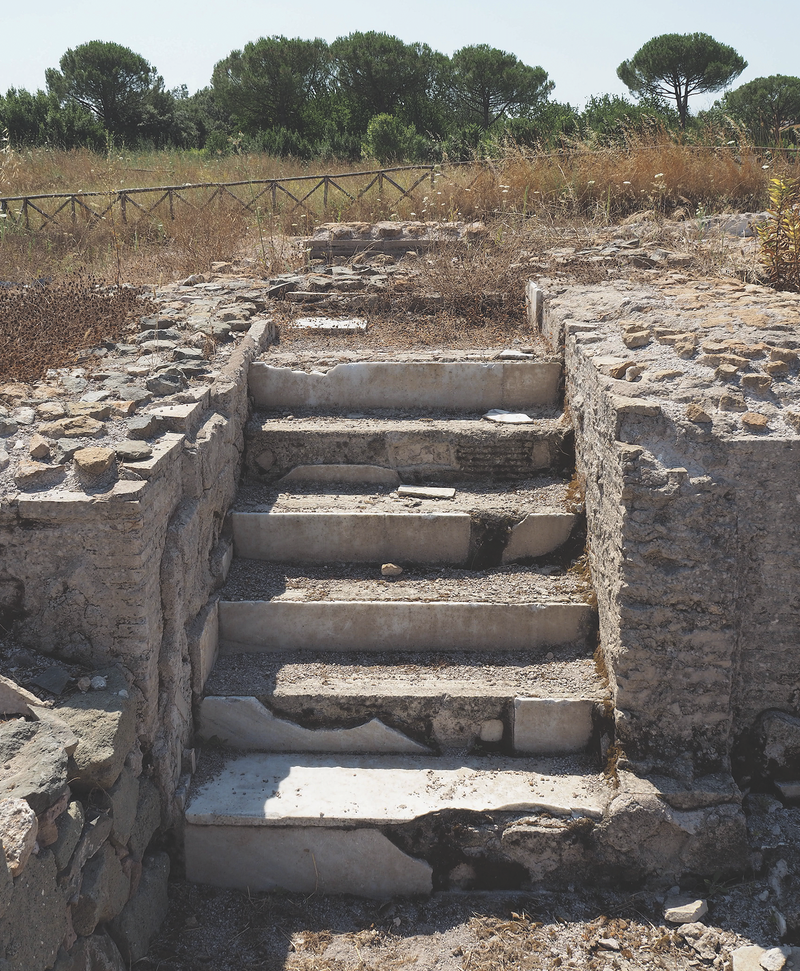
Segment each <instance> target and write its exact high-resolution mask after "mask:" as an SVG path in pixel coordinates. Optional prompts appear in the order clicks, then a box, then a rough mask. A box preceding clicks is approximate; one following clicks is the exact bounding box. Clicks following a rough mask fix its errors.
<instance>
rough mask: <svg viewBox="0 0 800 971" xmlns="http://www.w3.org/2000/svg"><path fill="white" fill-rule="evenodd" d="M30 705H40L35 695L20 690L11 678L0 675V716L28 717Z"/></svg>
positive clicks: (22, 689) (23, 689)
mask: <svg viewBox="0 0 800 971" xmlns="http://www.w3.org/2000/svg"><path fill="white" fill-rule="evenodd" d="M30 705H41V701H40V700H39V699H38V698H37V697H36V695H34V694H31V692H30V691H26V690H25V688H21V687H20V686H19V685H18V684H17V683H16V681H12V680H11V678H4V677H2V675H0V714H1V715H29V714H30Z"/></svg>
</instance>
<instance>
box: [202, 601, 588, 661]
mask: <svg viewBox="0 0 800 971" xmlns="http://www.w3.org/2000/svg"><path fill="white" fill-rule="evenodd" d="M219 618H220V650H221V651H223V652H244V651H252V652H256V651H262V650H265V651H267V650H270V651H274V650H281V651H288V650H297V649H301V650H302V649H313V650H322V651H335V650H350V651H384V650H396V649H397V648H398V645H402V646H403V649H404V650H429V651H436V650H451V651H452V650H460V651H468V650H485V651H513V650H525V651H533V650H536V649H539V650H541V649H543V648H545V647H547V646H553V645H557V644H570V643H575V642H577V641H580V640H581V639H583V638H585V637H586V634H587V632H588V628H589V624H590V622H591V618H592V608H591V607H590V606H589V605H588V604H581V603H573V604H569V603H566V604H565V603H561V604H559V603H554V604H546V605H543V606H539V605H529V604H492V603H454V602H432V603H423V602H416V603H404V602H401V601H396V602H391V601H383V602H358V601H323V602H305V603H303V602H291V601H263V602H260V601H252V602H248V601H235V602H227V601H224V600H223V601H220V605H219Z"/></svg>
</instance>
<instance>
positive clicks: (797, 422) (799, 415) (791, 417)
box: [783, 411, 800, 431]
mask: <svg viewBox="0 0 800 971" xmlns="http://www.w3.org/2000/svg"><path fill="white" fill-rule="evenodd" d="M783 417H784V418H785V419H786V421H787V422H788V423H789V424H790V425H791V426H792V428H794V430H795V431H800V411H784V413H783Z"/></svg>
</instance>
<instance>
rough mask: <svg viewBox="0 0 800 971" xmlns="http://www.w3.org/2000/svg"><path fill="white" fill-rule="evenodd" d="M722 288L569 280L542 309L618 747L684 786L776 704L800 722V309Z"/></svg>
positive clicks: (721, 764) (720, 762)
mask: <svg viewBox="0 0 800 971" xmlns="http://www.w3.org/2000/svg"><path fill="white" fill-rule="evenodd" d="M714 282H715V284H716V287H715V288H710V287H708V286H707V285H706V286H705V288H704V289H703V288H702V287H701V286H698V287H697V288H696V289H695V288H694V287H693V286H689V285H688V284H687V283H686V281H685V278H681V277H678V278H677V279H676V280H674V279H666V280H658V281H655V282H654V285H652V286H644V285H634V284H632V283H626V282H620V283H617V284H615V285H612V286H605V287H603V288H592V287H582V288H573V289H572V290H570V291H568V292H567V291H564V292H562V293H550V294H549V295H547V297H546V298H545V300H544V306H543V311H542V312H540V324H541V327H542V329H543V331H544V333H545V334H546V335H547V336H548V339H549V340H550V341H551V342H552V343H553V345H554V346H558V345H561V346H562V347H563V349H564V353H565V361H566V375H567V401H568V405H569V408H570V412H571V415H572V418H573V421H574V424H575V432H576V456H577V458H576V460H577V468H578V471H579V474H580V476H581V478H582V482H583V484H584V486H585V491H586V510H587V520H588V542H589V551H590V560H591V567H592V574H593V578H594V583H595V587H596V591H597V597H598V608H599V613H600V639H601V648H602V653H603V657H604V660H605V664H606V667H607V670H608V675H609V679H610V681H611V684H612V687H613V692H614V702H615V706H616V720H617V733H618V740H619V741H620V743H621V746H622V749H623V750H624V752H625V755H626V756H627V757H628V758H629V759H631V760H632V761H633V763H634V764H636V765H637V766H638V768H639V769H640V770H643V771H665V772H667V773H669V774H670V775H672V776H675V777H678V778H681V779H684V780H686V781H689V782H690V781H691V780H692V778H696V777H697V776H699V775H702V774H704V773H709V772H719V771H726V770H727V769H728V768H729V765H730V756H731V752H732V751H734V750H735V748H736V747H737V745H739V744H740V743H742V740H746V739H748V737H749V736H751V735H752V732H753V729H754V726H756V725H757V724H758V722H759V718H760V716H762V715H763V713H764V712H765V711H767V710H768V709H779V710H780V711H782V712H784V713H785V714H786V716H787V717H789V718H790V719H794V718H795V716H796V715H797V714H798V694H797V688H796V686H797V684H798V682H799V681H800V655H798V653H797V649H796V646H797V644H798V641H799V640H800V614H799V613H798V611H797V601H798V597H800V593H798V591H800V558H798V556H797V550H798V546H799V541H800V493H798V490H797V487H796V476H797V471H796V470H797V460H798V457H799V456H800V436H798V434H797V431H796V428H797V427H798V426H797V415H798V412H797V411H796V410H795V409H796V408H797V407H798V401H800V394H799V393H798V381H797V354H796V348H797V346H798V342H797V341H796V339H795V338H793V337H792V336H791V331H790V324H789V323H788V322H793V323H792V324H791V329H792V330H793V327H794V325H795V324H796V322H798V321H800V303H799V302H796V301H794V300H793V298H787V297H785V296H781V295H777V294H775V293H774V292H771V291H768V290H763V291H759V288H754V287H745V286H744V285H736V284H735V281H730V280H728V281H724V283H723V282H720V281H714ZM698 290H699V291H700V292H699V293H698ZM716 303H719V304H720V305H722V306H724V307H725V309H726V313H727V314H728V318H726V317H723V316H722V315H721V314H720V312H719V311H718V310H717V308H716V305H715V304H716ZM743 304H744V306H745V307H747V310H746V311H741V310H740V311H739V313H740V317H741V319H738V320H737V319H736V311H737V309H738V308H740V307H741V306H742V305H743ZM530 305H531V308H532V318H533V319H534V321H535V317H536V315H535V309H536V307H537V305H538V306H540V307H541V306H542V295H541V291H538V292H537V291H536V288H532V289H531V300H530ZM687 306H688V307H692V312H691V313H690V312H688V311H687V310H686V307H687ZM698 307H699V308H700V309H701V310H704V311H705V313H704V314H703V316H698V314H697V313H696V311H697V308H698ZM731 308H734V309H733V310H732V309H731ZM751 308H752V309H751ZM732 335H733V336H732Z"/></svg>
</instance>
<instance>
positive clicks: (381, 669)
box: [197, 650, 609, 755]
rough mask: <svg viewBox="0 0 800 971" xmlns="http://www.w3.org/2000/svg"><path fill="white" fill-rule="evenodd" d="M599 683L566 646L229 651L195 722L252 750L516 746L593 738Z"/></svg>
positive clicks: (203, 733)
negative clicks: (532, 651)
mask: <svg viewBox="0 0 800 971" xmlns="http://www.w3.org/2000/svg"><path fill="white" fill-rule="evenodd" d="M608 700H609V691H608V687H607V686H606V685H605V683H604V681H603V680H602V678H601V677H600V676H599V674H598V672H597V671H596V669H595V664H594V661H593V659H592V658H590V657H585V656H580V655H579V654H578V653H577V652H576V651H575V650H572V651H564V650H562V651H559V652H550V653H549V654H548V655H547V656H546V657H545V658H543V659H542V660H540V661H538V662H534V661H530V662H526V661H525V659H524V657H520V656H519V655H507V656H503V655H498V654H489V653H486V654H479V655H466V654H439V655H431V656H424V655H422V656H420V655H413V654H388V655H381V656H378V657H376V656H375V655H370V654H360V655H359V654H350V655H347V654H345V655H342V656H339V655H337V656H334V657H331V656H330V655H329V654H325V653H318V654H310V653H309V652H297V653H295V654H268V655H254V654H231V655H223V656H221V657H220V658H219V659H218V661H217V664H216V667H215V669H214V672H213V673H212V675H211V677H210V679H209V681H208V683H207V684H206V688H205V697H204V698H203V699H201V701H200V703H199V705H198V710H197V731H198V733H199V736H200V738H201V739H203V740H209V739H214V740H215V741H217V742H221V743H223V744H225V745H227V746H229V747H231V748H237V749H254V750H262V751H309V752H314V751H316V752H322V751H331V752H333V751H342V752H367V751H376V752H378V751H380V752H409V753H410V752H440V753H442V752H453V751H459V752H461V753H465V752H484V753H491V752H495V753H496V752H498V751H503V752H515V753H517V754H540V755H555V754H563V753H565V752H580V751H583V750H586V749H587V747H589V746H590V745H593V746H594V747H595V748H596V747H599V742H600V736H601V734H602V733H603V732H607V731H608V726H607V725H606V724H605V722H604V718H605V710H606V707H607V704H608Z"/></svg>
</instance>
